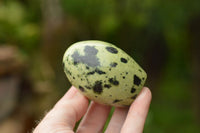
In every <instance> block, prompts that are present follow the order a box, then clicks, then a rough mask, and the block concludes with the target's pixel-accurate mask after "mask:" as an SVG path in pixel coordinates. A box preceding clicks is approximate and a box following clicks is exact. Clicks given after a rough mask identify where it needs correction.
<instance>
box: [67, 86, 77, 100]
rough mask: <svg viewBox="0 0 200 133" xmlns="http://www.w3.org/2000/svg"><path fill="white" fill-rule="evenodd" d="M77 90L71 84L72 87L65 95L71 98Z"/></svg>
mask: <svg viewBox="0 0 200 133" xmlns="http://www.w3.org/2000/svg"><path fill="white" fill-rule="evenodd" d="M77 92H78V90H77V89H76V88H75V87H74V86H72V87H71V88H70V89H69V90H68V91H67V93H66V95H65V97H66V98H70V99H71V98H73V97H74V96H75V95H76V93H77Z"/></svg>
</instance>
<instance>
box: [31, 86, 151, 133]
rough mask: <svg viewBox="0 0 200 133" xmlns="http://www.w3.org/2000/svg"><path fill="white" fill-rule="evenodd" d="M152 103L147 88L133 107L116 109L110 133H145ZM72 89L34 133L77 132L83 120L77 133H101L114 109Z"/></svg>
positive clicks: (108, 128)
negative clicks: (77, 124)
mask: <svg viewBox="0 0 200 133" xmlns="http://www.w3.org/2000/svg"><path fill="white" fill-rule="evenodd" d="M150 102H151V91H150V90H149V89H148V88H147V87H144V88H143V89H142V91H141V93H140V94H139V95H138V97H137V98H136V100H135V101H134V102H133V103H132V104H131V106H130V107H129V108H115V111H114V113H113V116H112V118H111V120H110V123H109V125H108V127H107V129H106V131H105V132H106V133H119V132H121V133H142V132H143V128H144V123H145V120H146V116H147V113H148V109H149V105H150ZM88 104H89V103H88V100H87V98H85V97H84V96H83V95H82V94H80V93H79V92H78V90H77V89H76V88H74V87H71V88H70V89H69V91H68V92H67V93H66V94H65V95H64V96H63V97H62V98H61V99H60V100H59V101H58V102H57V104H56V105H55V106H54V108H53V109H52V110H51V111H50V112H49V113H48V114H47V115H46V116H45V117H44V119H43V120H42V121H41V122H40V123H39V125H38V126H37V127H36V128H35V130H34V131H33V133H74V131H73V128H74V126H75V124H76V122H77V121H78V120H80V119H81V117H82V116H84V117H83V119H82V121H81V123H80V125H79V127H78V129H77V133H100V132H102V130H103V127H104V124H105V122H106V120H107V117H108V114H109V112H110V107H109V106H106V105H100V104H98V103H95V102H91V104H90V106H89V107H88Z"/></svg>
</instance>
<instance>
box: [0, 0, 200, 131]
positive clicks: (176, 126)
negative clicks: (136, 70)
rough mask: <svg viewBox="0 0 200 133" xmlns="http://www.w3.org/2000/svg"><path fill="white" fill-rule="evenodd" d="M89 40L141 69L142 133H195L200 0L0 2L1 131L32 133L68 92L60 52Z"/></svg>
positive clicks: (199, 127)
mask: <svg viewBox="0 0 200 133" xmlns="http://www.w3.org/2000/svg"><path fill="white" fill-rule="evenodd" d="M94 39H95V40H103V41H107V42H110V43H113V44H115V45H116V46H118V47H120V48H121V49H123V50H124V51H126V52H127V53H128V54H130V55H131V56H132V57H133V58H134V59H135V60H136V61H137V62H138V63H139V64H140V65H141V66H142V67H143V68H144V70H146V72H147V74H148V79H147V82H146V86H148V87H149V88H150V89H151V91H152V94H153V99H152V103H151V107H150V111H149V114H148V118H147V121H146V124H145V128H144V132H145V133H168V132H171V133H199V132H200V96H199V94H200V88H199V85H200V84H199V82H200V70H199V68H200V0H174V1H172V0H165V1H161V0H1V1H0V110H1V111H0V132H2V133H26V132H28V131H29V132H31V130H32V129H33V128H34V127H35V125H36V124H37V120H39V119H41V118H42V117H43V116H44V113H45V112H47V111H48V110H50V109H51V108H52V107H53V105H54V104H55V103H56V101H57V100H58V99H60V97H61V96H62V95H63V94H64V93H65V92H66V91H67V90H68V88H69V87H70V84H69V82H68V81H67V78H66V76H65V75H64V72H63V68H62V56H63V54H64V51H65V50H66V49H67V48H68V47H69V46H70V45H71V44H72V43H74V42H77V41H81V40H94Z"/></svg>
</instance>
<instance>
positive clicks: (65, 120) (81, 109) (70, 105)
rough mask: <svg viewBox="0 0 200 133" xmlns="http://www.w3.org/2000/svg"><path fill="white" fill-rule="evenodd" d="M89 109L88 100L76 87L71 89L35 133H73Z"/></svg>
mask: <svg viewBox="0 0 200 133" xmlns="http://www.w3.org/2000/svg"><path fill="white" fill-rule="evenodd" d="M87 108H88V100H87V99H86V98H85V97H84V96H83V95H81V94H80V93H79V92H78V90H77V89H76V88H75V87H71V88H70V89H69V91H68V92H67V93H66V94H65V95H64V96H63V97H62V98H61V99H60V100H59V101H58V102H57V103H56V105H55V106H54V108H53V109H52V110H51V111H50V112H49V113H48V114H47V115H46V116H45V117H44V119H43V120H42V121H41V122H40V124H39V125H38V126H37V127H36V129H35V131H34V133H37V132H50V131H51V132H52V131H56V132H58V131H59V132H60V131H65V132H66V131H73V128H74V126H75V123H76V122H77V121H78V120H79V119H80V118H81V117H82V116H83V115H84V114H85V113H86V111H87Z"/></svg>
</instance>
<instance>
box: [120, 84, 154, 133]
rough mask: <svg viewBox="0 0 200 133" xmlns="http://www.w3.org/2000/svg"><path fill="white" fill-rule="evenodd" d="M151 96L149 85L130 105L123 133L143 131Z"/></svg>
mask: <svg viewBox="0 0 200 133" xmlns="http://www.w3.org/2000/svg"><path fill="white" fill-rule="evenodd" d="M151 97H152V96H151V91H150V90H149V89H148V88H147V87H144V88H143V90H142V91H141V93H140V94H139V96H138V97H137V98H136V100H135V101H134V102H133V103H132V105H131V106H130V109H129V112H128V115H127V118H126V120H125V122H124V125H123V127H122V130H121V132H122V133H142V132H143V128H144V123H145V120H146V116H147V113H148V109H149V105H150V102H151Z"/></svg>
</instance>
